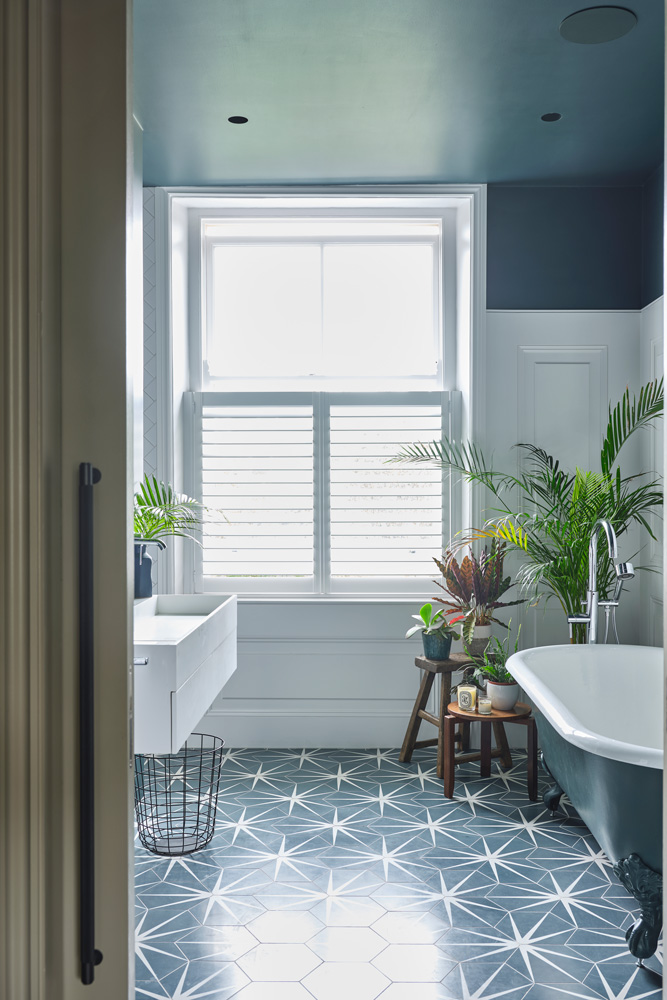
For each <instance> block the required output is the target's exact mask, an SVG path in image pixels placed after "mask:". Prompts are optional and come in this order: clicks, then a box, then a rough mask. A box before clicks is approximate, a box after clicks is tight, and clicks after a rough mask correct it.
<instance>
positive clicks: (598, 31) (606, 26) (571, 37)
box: [559, 6, 637, 45]
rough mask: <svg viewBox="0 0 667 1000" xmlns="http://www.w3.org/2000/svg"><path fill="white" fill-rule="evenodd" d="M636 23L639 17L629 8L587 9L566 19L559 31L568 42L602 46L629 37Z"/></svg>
mask: <svg viewBox="0 0 667 1000" xmlns="http://www.w3.org/2000/svg"><path fill="white" fill-rule="evenodd" d="M636 23H637V15H636V14H635V13H634V12H633V11H631V10H628V9H627V7H607V6H605V7H587V8H586V9H585V10H578V11H576V12H575V13H574V14H570V16H569V17H566V18H565V20H564V21H562V22H561V25H560V28H559V31H560V33H561V35H562V36H563V38H564V39H565V41H566V42H577V43H578V44H579V45H600V44H601V43H602V42H613V41H614V40H615V39H616V38H622V37H623V35H627V33H628V32H629V31H632V29H633V28H634V26H635V25H636Z"/></svg>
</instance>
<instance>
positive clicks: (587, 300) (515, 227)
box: [487, 178, 662, 309]
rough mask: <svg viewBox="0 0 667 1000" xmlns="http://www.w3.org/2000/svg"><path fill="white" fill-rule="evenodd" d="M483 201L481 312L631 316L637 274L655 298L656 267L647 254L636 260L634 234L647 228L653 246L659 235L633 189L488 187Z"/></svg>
mask: <svg viewBox="0 0 667 1000" xmlns="http://www.w3.org/2000/svg"><path fill="white" fill-rule="evenodd" d="M652 179H653V178H651V180H652ZM654 186H655V188H656V191H657V188H658V187H659V183H658V182H657V181H656V183H655V185H654ZM651 193H652V194H654V192H653V188H652V189H651ZM487 194H488V258H487V305H488V308H489V309H639V308H640V307H641V306H642V305H644V304H645V302H644V301H643V298H644V296H643V294H642V276H643V273H645V274H646V278H645V285H646V288H647V294H650V292H649V291H648V288H649V285H650V288H651V290H652V291H654V290H655V287H656V285H657V277H658V273H660V274H661V268H662V262H661V261H660V264H659V267H658V264H657V262H656V251H655V247H652V248H651V250H650V251H647V253H646V254H643V253H642V230H643V228H645V229H646V232H647V235H648V228H649V227H648V222H649V220H650V221H651V224H652V228H651V230H650V232H651V239H652V240H653V242H654V243H658V242H659V244H660V246H662V232H661V231H660V233H659V234H658V233H657V232H656V228H655V218H656V214H655V207H654V204H653V200H652V201H651V205H650V206H649V204H648V203H649V197H648V192H647V193H646V197H644V191H643V189H642V188H641V187H608V188H594V187H588V188H583V187H509V186H507V187H505V186H503V185H494V184H490V185H489V187H488V192H487ZM656 196H657V195H656ZM661 200H662V199H661V195H660V201H661ZM644 203H646V206H647V207H646V211H645V212H644V213H643V212H642V209H643V204H644ZM643 214H644V216H645V218H646V225H645V226H644V227H643V226H642V216H643ZM661 218H662V217H661V216H660V219H661ZM643 259H644V260H645V262H646V266H645V267H643V265H642V261H643ZM658 294H660V292H658ZM652 297H653V298H655V295H653V296H652ZM648 301H650V299H649V300H648Z"/></svg>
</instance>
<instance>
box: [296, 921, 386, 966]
mask: <svg viewBox="0 0 667 1000" xmlns="http://www.w3.org/2000/svg"><path fill="white" fill-rule="evenodd" d="M308 947H309V948H312V950H313V951H314V952H315V954H316V955H319V957H320V958H321V959H322V960H323V961H324V962H370V960H371V959H372V958H375V956H376V955H379V954H380V952H381V951H382V949H383V948H386V947H387V942H386V941H383V940H382V938H381V937H379V935H377V934H376V933H375V931H372V930H371V929H370V927H325V928H324V930H322V931H320V932H319V934H316V935H315V937H314V938H312V939H311V940H310V941H309V942H308Z"/></svg>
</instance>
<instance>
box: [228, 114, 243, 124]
mask: <svg viewBox="0 0 667 1000" xmlns="http://www.w3.org/2000/svg"><path fill="white" fill-rule="evenodd" d="M227 121H228V122H231V123H232V125H245V123H246V122H247V121H248V119H247V118H244V117H243V115H232V116H231V118H228V119H227Z"/></svg>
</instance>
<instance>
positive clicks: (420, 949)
mask: <svg viewBox="0 0 667 1000" xmlns="http://www.w3.org/2000/svg"><path fill="white" fill-rule="evenodd" d="M454 964H455V963H454V962H450V961H449V959H447V958H445V956H444V955H443V953H442V952H441V951H440V949H439V948H438V946H437V945H435V944H390V945H389V947H388V948H385V950H384V951H383V952H382V953H381V954H380V955H378V957H377V958H376V959H374V960H373V965H374V966H375V967H376V968H377V969H379V970H380V972H383V973H384V974H385V975H386V976H388V977H389V979H391V980H392V981H393V982H395V983H439V982H440V980H441V979H443V978H444V976H446V975H447V973H448V972H451V970H452V969H453V968H454Z"/></svg>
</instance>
